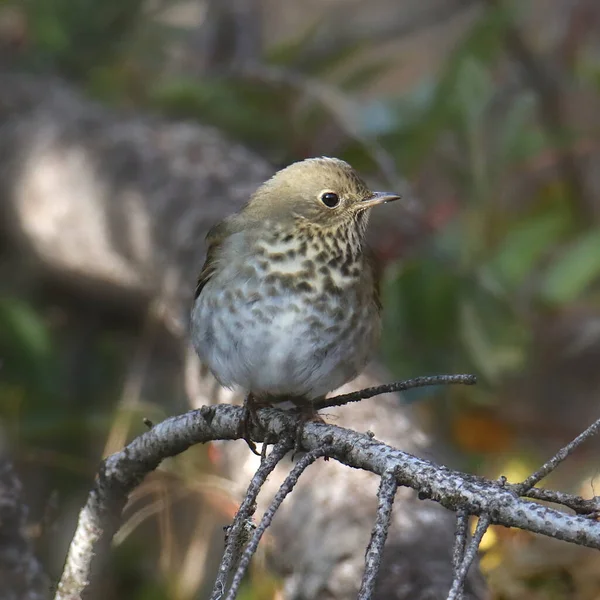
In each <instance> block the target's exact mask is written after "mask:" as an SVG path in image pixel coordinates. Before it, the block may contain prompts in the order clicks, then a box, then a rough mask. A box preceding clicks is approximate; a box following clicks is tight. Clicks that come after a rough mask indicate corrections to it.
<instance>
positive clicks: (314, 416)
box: [292, 402, 326, 460]
mask: <svg viewBox="0 0 600 600" xmlns="http://www.w3.org/2000/svg"><path fill="white" fill-rule="evenodd" d="M298 412H299V419H298V424H297V426H296V442H295V443H294V451H293V453H292V460H294V458H295V456H296V454H298V453H300V452H302V451H303V450H302V435H303V433H304V426H305V425H306V424H307V423H323V424H324V425H325V424H326V421H325V419H323V417H322V416H321V415H319V413H318V412H317V411H316V410H315V408H314V406H313V404H312V402H309V403H307V404H302V405H300V406H298Z"/></svg>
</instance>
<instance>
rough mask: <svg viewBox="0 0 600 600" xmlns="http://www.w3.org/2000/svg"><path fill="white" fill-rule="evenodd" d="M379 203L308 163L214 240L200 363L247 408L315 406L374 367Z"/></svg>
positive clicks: (200, 326)
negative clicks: (374, 228)
mask: <svg viewBox="0 0 600 600" xmlns="http://www.w3.org/2000/svg"><path fill="white" fill-rule="evenodd" d="M398 198H399V196H397V195H396V194H390V193H383V192H372V191H370V190H369V188H368V187H367V186H366V185H365V183H364V182H363V180H362V179H361V178H360V177H359V176H358V174H357V173H356V172H355V171H354V170H353V169H352V167H350V165H348V164H347V163H346V162H344V161H342V160H338V159H335V158H311V159H307V160H304V161H301V162H297V163H294V164H292V165H290V166H288V167H286V168H285V169H283V170H281V171H279V172H278V173H276V174H275V175H274V176H273V177H272V178H271V179H270V180H268V181H267V182H266V183H265V184H263V185H262V186H261V187H260V188H259V189H258V190H257V191H256V192H255V193H254V195H253V196H252V198H251V199H250V201H249V202H248V204H247V205H246V206H245V207H244V208H243V209H242V210H241V211H240V212H239V213H237V214H234V215H231V216H230V217H227V218H226V219H225V220H223V221H222V222H220V223H218V224H217V225H216V226H215V227H213V229H212V230H211V231H210V233H209V234H208V237H207V241H208V253H207V257H206V262H205V263H204V267H203V268H202V272H201V274H200V277H199V279H198V285H197V287H196V296H195V302H194V307H193V310H192V340H193V344H194V347H195V349H196V351H197V353H198V355H199V356H200V359H201V360H202V361H203V362H204V363H205V364H206V365H207V366H208V368H209V369H210V370H211V372H212V373H213V375H214V376H215V377H216V379H217V380H218V381H219V382H220V383H221V384H222V385H223V386H226V387H234V386H239V387H241V388H242V389H244V390H245V391H246V392H247V393H248V405H249V406H251V404H250V403H251V402H252V401H253V402H258V403H260V404H272V403H277V402H281V401H288V400H291V401H292V402H293V403H294V404H295V405H296V406H298V407H304V409H305V410H306V409H308V410H309V411H310V410H311V406H312V402H313V401H314V400H316V399H319V398H322V397H324V396H325V395H326V394H327V393H328V392H330V391H332V390H334V389H336V388H338V387H340V386H341V385H343V384H344V383H346V382H348V381H350V380H351V379H353V378H354V377H356V376H357V375H358V374H359V373H360V372H361V371H362V370H363V368H364V367H365V366H366V364H367V363H368V362H369V360H370V359H371V357H372V355H373V353H374V351H375V348H376V345H377V343H378V340H379V334H380V327H381V319H380V310H381V305H380V302H379V291H378V282H377V276H376V273H375V269H376V265H375V264H374V261H373V258H372V256H371V254H370V252H369V249H368V248H367V246H366V244H365V232H366V227H367V221H368V214H369V209H371V208H373V207H374V206H378V205H380V204H384V203H386V202H390V201H392V200H397V199H398Z"/></svg>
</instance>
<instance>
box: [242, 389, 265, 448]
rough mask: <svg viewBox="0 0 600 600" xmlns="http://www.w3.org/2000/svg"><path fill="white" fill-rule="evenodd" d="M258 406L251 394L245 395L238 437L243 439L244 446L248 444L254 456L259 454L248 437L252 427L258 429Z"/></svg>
mask: <svg viewBox="0 0 600 600" xmlns="http://www.w3.org/2000/svg"><path fill="white" fill-rule="evenodd" d="M258 406H260V405H257V403H256V401H255V399H254V396H253V395H252V394H251V393H248V394H246V396H245V397H244V416H243V417H242V422H241V424H240V425H241V428H240V435H241V436H242V437H243V438H244V441H245V442H246V444H248V448H250V450H251V451H252V452H253V453H254V454H256V456H260V452H259V451H258V450H257V449H256V444H255V443H254V442H253V441H252V438H251V437H250V431H251V430H252V427H260V422H259V420H258V414H257V408H258Z"/></svg>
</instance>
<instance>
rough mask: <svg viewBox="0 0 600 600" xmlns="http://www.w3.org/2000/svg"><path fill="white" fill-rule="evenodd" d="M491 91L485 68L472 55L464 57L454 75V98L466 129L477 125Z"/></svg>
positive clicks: (486, 105)
mask: <svg viewBox="0 0 600 600" xmlns="http://www.w3.org/2000/svg"><path fill="white" fill-rule="evenodd" d="M493 93H494V85H493V83H492V79H491V77H490V74H489V72H488V70H487V68H486V67H485V66H484V65H483V64H482V63H481V61H478V60H476V59H475V58H474V57H468V58H465V60H464V61H463V62H462V64H461V65H460V67H459V69H458V73H457V76H456V93H455V98H456V100H457V101H458V110H459V112H461V113H462V115H463V118H464V121H465V124H466V126H467V128H468V129H471V128H473V127H477V126H478V124H479V122H480V121H481V118H482V116H483V114H484V113H485V111H486V109H487V107H488V105H489V103H490V100H491V98H492V95H493Z"/></svg>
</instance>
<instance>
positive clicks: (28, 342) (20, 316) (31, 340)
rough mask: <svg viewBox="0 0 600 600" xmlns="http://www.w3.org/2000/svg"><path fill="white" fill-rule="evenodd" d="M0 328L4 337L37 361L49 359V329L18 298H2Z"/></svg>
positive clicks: (37, 314) (33, 311) (36, 314)
mask: <svg viewBox="0 0 600 600" xmlns="http://www.w3.org/2000/svg"><path fill="white" fill-rule="evenodd" d="M0 328H1V329H2V332H3V337H4V336H6V338H5V339H9V340H10V341H11V344H13V345H14V346H18V347H19V348H20V349H21V350H22V351H23V352H24V353H26V354H27V355H30V356H32V357H33V358H34V359H35V360H44V359H46V358H48V356H49V354H50V349H51V342H50V336H49V332H48V328H47V326H46V324H45V323H44V321H43V320H42V319H41V318H40V315H39V313H37V312H36V311H35V310H33V308H31V307H30V306H28V305H27V304H26V303H25V302H23V301H22V300H19V299H17V298H0Z"/></svg>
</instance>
